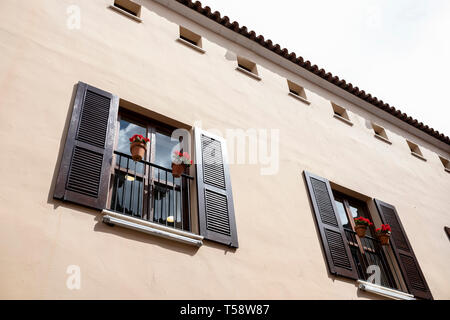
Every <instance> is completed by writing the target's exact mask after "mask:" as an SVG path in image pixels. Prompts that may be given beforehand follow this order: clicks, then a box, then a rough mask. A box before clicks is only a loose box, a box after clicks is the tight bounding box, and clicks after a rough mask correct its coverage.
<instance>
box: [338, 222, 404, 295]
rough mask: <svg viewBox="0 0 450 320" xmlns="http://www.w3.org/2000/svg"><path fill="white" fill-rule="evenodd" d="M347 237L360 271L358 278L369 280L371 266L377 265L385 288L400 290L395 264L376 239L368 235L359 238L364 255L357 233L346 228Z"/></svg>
mask: <svg viewBox="0 0 450 320" xmlns="http://www.w3.org/2000/svg"><path fill="white" fill-rule="evenodd" d="M344 231H345V236H346V237H347V241H348V242H349V244H350V248H351V251H352V256H353V260H354V262H355V265H356V268H357V270H358V276H359V278H360V279H362V280H367V279H368V277H369V276H370V274H368V273H367V270H368V269H367V268H368V267H369V266H370V265H376V266H378V267H379V268H380V272H381V274H380V280H381V285H382V286H384V287H388V288H392V289H398V286H397V284H396V283H398V282H396V281H395V280H394V275H395V276H396V277H397V281H398V276H397V273H396V270H395V268H394V264H393V263H392V260H391V258H390V255H389V254H386V253H385V252H384V250H383V246H382V245H381V244H380V241H379V240H378V239H376V238H373V237H371V236H370V235H366V236H365V237H363V238H359V240H360V241H361V245H362V248H363V253H361V251H360V250H359V245H358V240H357V238H356V232H355V231H353V230H349V229H346V228H344Z"/></svg>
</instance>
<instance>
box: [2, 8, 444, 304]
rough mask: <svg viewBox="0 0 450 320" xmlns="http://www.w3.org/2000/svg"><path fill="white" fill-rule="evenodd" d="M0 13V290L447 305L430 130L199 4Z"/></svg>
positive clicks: (440, 150)
mask: <svg viewBox="0 0 450 320" xmlns="http://www.w3.org/2000/svg"><path fill="white" fill-rule="evenodd" d="M0 12H1V17H2V19H0V38H1V41H0V46H1V50H0V55H1V59H0V79H1V85H0V93H1V97H2V98H1V100H0V142H1V148H2V152H1V156H0V168H1V169H0V173H1V177H2V179H1V181H2V183H1V185H0V188H1V189H0V191H1V192H0V199H1V202H2V206H1V207H0V215H1V220H2V224H1V227H0V228H1V231H0V237H1V241H0V244H1V264H0V281H1V287H0V288H1V290H0V297H1V298H3V299H15V298H25V299H33V298H34V299H35V298H37V299H97V298H101V299H389V298H394V299H449V298H450V282H449V280H448V279H450V269H449V268H448V265H449V264H450V255H449V254H448V250H449V238H448V234H447V233H446V229H445V227H449V226H450V214H449V212H450V200H449V198H450V197H449V195H450V164H449V159H450V139H449V138H448V137H447V136H445V135H444V134H441V133H439V132H437V131H435V130H433V129H431V128H429V127H428V126H425V125H423V124H422V123H419V122H418V121H417V120H414V119H411V118H410V117H408V116H407V115H405V114H403V113H402V112H400V111H398V110H396V109H394V108H393V107H390V106H389V105H387V104H386V103H384V102H382V101H379V100H378V99H377V98H374V97H372V96H371V95H368V94H366V93H365V92H364V91H361V90H360V89H358V88H357V87H354V86H353V85H351V84H348V83H346V82H345V81H343V80H340V79H339V78H337V77H335V76H333V75H331V74H328V73H327V72H326V71H324V70H322V69H319V68H317V66H312V65H311V64H310V63H309V61H304V60H303V58H300V57H297V56H296V55H295V54H294V53H289V52H288V51H287V50H286V49H281V48H280V47H279V46H278V45H274V44H272V42H271V41H270V40H264V38H263V37H261V36H257V35H256V34H255V33H254V32H253V31H248V30H247V28H245V27H240V26H239V25H238V24H237V23H235V22H231V21H229V19H228V18H227V17H222V16H221V14H220V13H218V12H212V11H211V10H210V9H209V8H207V7H206V8H204V7H202V6H201V4H199V3H192V2H191V1H184V0H179V1H176V0H155V1H151V0H141V1H138V0H135V1H134V2H131V1H128V0H116V1H114V0H96V1H89V0H70V1H69V0H41V1H23V0H22V1H13V0H3V1H1V2H0ZM405 76H407V75H405ZM430 94H431V93H430ZM135 134H141V135H143V136H145V137H148V138H149V139H150V142H149V143H148V144H147V145H146V152H145V155H144V158H143V159H142V160H141V161H138V162H136V161H134V160H133V159H132V158H131V155H130V148H129V139H130V138H131V137H132V136H133V135H135ZM174 151H181V152H188V153H189V154H190V155H191V157H192V159H193V165H192V166H190V167H188V168H186V169H185V171H184V173H183V175H181V176H180V177H179V178H177V177H175V176H174V175H173V174H172V168H171V163H172V158H173V152H174ZM356 217H364V218H368V219H369V220H370V221H372V222H373V223H374V227H369V228H368V230H367V233H366V236H365V237H362V236H361V237H360V236H357V235H356V228H355V222H354V220H353V218H356ZM382 223H384V224H389V225H390V226H391V229H392V233H391V237H390V244H389V245H381V244H380V241H379V240H378V238H377V235H376V233H375V227H376V228H378V227H380V226H381V224H382ZM373 282H375V283H373Z"/></svg>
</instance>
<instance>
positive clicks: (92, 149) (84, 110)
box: [53, 82, 119, 210]
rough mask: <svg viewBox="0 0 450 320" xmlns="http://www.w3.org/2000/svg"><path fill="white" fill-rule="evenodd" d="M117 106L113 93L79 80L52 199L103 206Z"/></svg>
mask: <svg viewBox="0 0 450 320" xmlns="http://www.w3.org/2000/svg"><path fill="white" fill-rule="evenodd" d="M118 108H119V99H118V98H117V97H116V96H114V95H112V94H111V93H108V92H105V91H102V90H100V89H97V88H94V87H91V86H89V85H87V84H85V83H82V82H79V83H78V86H77V93H76V97H75V102H74V105H73V111H72V118H71V120H70V125H69V129H68V132H67V137H66V144H65V146H64V153H63V155H62V159H61V165H60V169H59V174H58V179H57V181H56V186H55V192H54V194H53V197H54V198H55V199H60V200H65V201H70V202H74V203H77V204H81V205H85V206H88V207H92V208H95V209H99V210H101V209H103V208H105V206H106V199H107V194H108V185H109V177H110V169H111V162H112V153H113V146H114V134H115V126H116V120H117V112H118Z"/></svg>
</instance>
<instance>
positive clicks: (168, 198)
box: [164, 171, 170, 227]
mask: <svg viewBox="0 0 450 320" xmlns="http://www.w3.org/2000/svg"><path fill="white" fill-rule="evenodd" d="M165 172H166V179H165V184H164V185H165V188H166V195H167V182H168V181H167V171H165ZM166 197H167V196H166ZM167 202H168V203H167V214H166V227H167V218H168V217H169V214H170V191H169V195H168V197H167Z"/></svg>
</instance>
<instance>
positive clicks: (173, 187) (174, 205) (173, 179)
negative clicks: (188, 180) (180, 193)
mask: <svg viewBox="0 0 450 320" xmlns="http://www.w3.org/2000/svg"><path fill="white" fill-rule="evenodd" d="M172 189H173V211H174V212H173V227H174V228H176V225H177V216H178V212H177V205H176V204H177V201H176V198H177V194H176V192H175V177H174V176H173V175H172Z"/></svg>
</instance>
